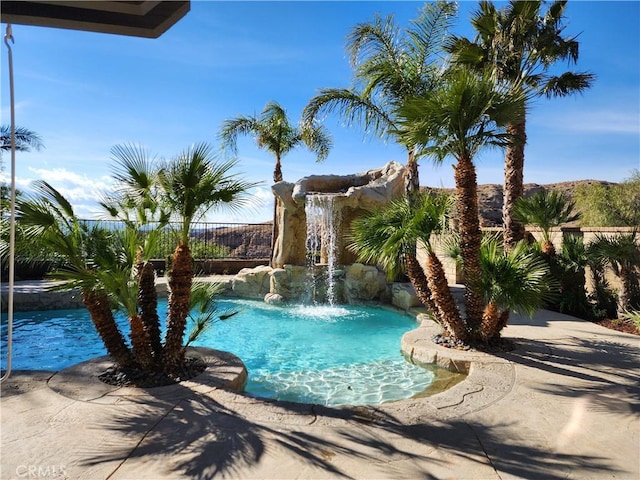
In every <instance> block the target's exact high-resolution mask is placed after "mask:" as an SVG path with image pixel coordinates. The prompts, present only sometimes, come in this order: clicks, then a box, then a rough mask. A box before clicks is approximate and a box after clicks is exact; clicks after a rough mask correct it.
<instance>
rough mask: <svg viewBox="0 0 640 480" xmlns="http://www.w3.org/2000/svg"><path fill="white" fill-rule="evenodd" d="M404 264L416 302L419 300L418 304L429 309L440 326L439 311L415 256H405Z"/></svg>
mask: <svg viewBox="0 0 640 480" xmlns="http://www.w3.org/2000/svg"><path fill="white" fill-rule="evenodd" d="M405 263H406V265H407V277H409V281H410V282H411V285H412V286H413V288H414V290H415V291H416V296H417V297H418V300H420V302H422V304H423V305H424V306H425V307H427V308H428V309H429V311H430V312H431V313H432V314H433V316H434V317H435V319H436V321H437V322H438V323H440V324H442V323H443V321H442V318H441V317H440V310H439V309H438V305H436V303H435V301H434V299H433V295H432V294H431V289H430V288H429V283H428V280H427V277H426V275H425V274H424V270H423V269H422V267H421V266H420V262H418V259H417V258H416V256H415V255H407V256H406V258H405Z"/></svg>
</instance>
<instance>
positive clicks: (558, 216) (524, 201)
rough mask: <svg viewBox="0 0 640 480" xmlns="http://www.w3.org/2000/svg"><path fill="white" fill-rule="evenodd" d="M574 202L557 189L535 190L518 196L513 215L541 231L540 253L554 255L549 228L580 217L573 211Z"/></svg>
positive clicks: (554, 250)
mask: <svg viewBox="0 0 640 480" xmlns="http://www.w3.org/2000/svg"><path fill="white" fill-rule="evenodd" d="M574 209H575V202H574V201H573V200H569V198H568V197H567V196H566V195H565V194H563V193H561V192H558V191H557V190H549V191H544V190H543V191H541V192H537V193H535V194H534V195H532V196H531V197H529V198H519V199H518V200H517V201H516V203H515V205H514V209H513V213H514V217H515V218H516V219H518V220H519V221H520V222H522V223H523V224H529V225H536V226H537V227H539V228H540V230H541V231H542V245H541V247H542V253H544V254H545V255H548V256H550V257H554V256H555V254H556V249H555V247H554V246H553V242H552V241H551V229H552V228H554V227H559V226H560V225H563V224H565V223H569V222H574V221H576V220H578V219H579V218H580V214H579V213H574Z"/></svg>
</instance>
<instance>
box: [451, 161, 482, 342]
mask: <svg viewBox="0 0 640 480" xmlns="http://www.w3.org/2000/svg"><path fill="white" fill-rule="evenodd" d="M454 177H455V182H456V203H457V205H456V207H457V210H458V215H459V216H460V256H461V257H462V265H463V268H464V283H465V311H466V319H467V326H468V327H469V328H470V329H471V334H472V335H475V334H477V333H479V327H480V323H481V321H482V311H483V309H484V301H483V299H482V294H481V292H480V289H479V285H480V276H481V274H482V271H481V269H480V242H481V239H482V233H481V232H480V220H479V219H478V183H477V178H476V169H475V166H474V165H473V162H472V161H471V159H470V158H467V157H460V158H458V163H457V165H456V166H455V174H454Z"/></svg>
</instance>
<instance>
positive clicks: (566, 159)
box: [1, 0, 640, 222]
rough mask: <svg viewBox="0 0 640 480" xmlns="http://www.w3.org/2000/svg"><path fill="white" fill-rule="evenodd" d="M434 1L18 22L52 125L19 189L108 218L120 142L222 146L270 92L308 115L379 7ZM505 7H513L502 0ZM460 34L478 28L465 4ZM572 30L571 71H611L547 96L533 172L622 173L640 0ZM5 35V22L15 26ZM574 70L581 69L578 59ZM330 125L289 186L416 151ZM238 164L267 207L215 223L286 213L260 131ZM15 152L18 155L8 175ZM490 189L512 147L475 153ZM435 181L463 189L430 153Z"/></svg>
mask: <svg viewBox="0 0 640 480" xmlns="http://www.w3.org/2000/svg"><path fill="white" fill-rule="evenodd" d="M421 5H422V2H383V1H379V2H284V1H283V2H239V1H234V2H217V1H208V2H205V1H192V5H191V11H190V12H189V13H188V14H187V15H186V16H185V17H184V18H183V19H182V20H181V21H180V22H178V23H177V24H176V25H175V26H174V27H173V28H172V29H170V30H169V31H168V32H166V33H165V34H164V35H163V36H162V37H160V38H159V39H156V40H149V39H139V38H133V37H124V36H116V35H108V34H99V33H89V32H76V31H71V30H62V29H49V28H41V27H30V26H22V25H14V26H13V34H14V37H15V44H14V46H13V49H14V50H13V52H14V64H15V86H16V107H17V109H16V120H17V124H18V125H20V126H24V127H27V128H30V129H32V130H34V131H36V132H38V133H39V134H40V135H41V137H42V139H43V141H44V144H45V147H46V148H45V149H43V150H41V151H39V152H29V153H18V155H17V169H16V175H17V183H18V187H19V188H21V189H23V190H26V189H28V184H29V182H30V181H32V180H36V179H46V180H48V181H49V182H50V183H52V184H53V185H54V186H55V187H56V188H58V189H60V190H61V191H62V192H63V193H65V195H67V197H68V198H69V199H71V200H72V202H73V204H74V206H75V207H76V211H77V213H78V214H79V215H80V216H83V217H86V218H88V217H93V216H95V213H96V212H97V211H98V210H97V208H96V206H95V203H94V201H95V199H96V197H97V192H98V191H99V190H100V189H105V188H108V187H109V185H110V172H111V166H112V165H113V163H112V162H111V160H110V149H111V147H112V146H113V145H116V144H121V143H126V142H134V143H139V144H142V145H144V146H145V147H147V148H148V149H150V150H151V151H153V152H156V153H157V154H158V155H159V156H162V157H167V158H168V157H171V156H173V155H175V154H177V153H179V152H180V151H182V150H184V149H185V148H186V147H188V146H189V145H191V144H192V143H194V142H200V141H207V142H210V143H212V144H213V145H214V146H217V145H218V140H217V133H218V131H219V128H220V126H221V124H222V122H223V121H224V120H226V119H229V118H232V117H236V116H238V115H247V114H250V115H253V114H255V115H258V114H259V113H260V112H261V110H262V108H263V107H264V106H265V104H266V103H267V102H268V101H270V100H275V101H277V102H279V103H280V104H281V105H282V106H284V107H285V108H286V109H287V112H288V115H289V117H290V118H291V120H292V121H295V122H297V121H298V120H299V118H300V113H301V111H302V108H303V107H304V105H305V104H306V103H307V101H308V100H309V99H310V98H311V97H312V96H313V95H315V94H316V93H317V91H318V89H319V88H323V87H348V86H349V85H350V83H351V78H352V70H351V68H350V66H349V64H348V61H347V56H346V54H345V49H344V45H345V37H346V35H347V34H348V33H349V31H350V30H351V29H352V28H353V27H354V26H355V25H356V24H358V23H362V22H366V21H369V20H370V19H372V18H373V15H374V14H375V13H379V14H382V15H387V14H390V13H393V14H394V15H395V18H396V21H397V23H398V24H399V25H401V26H406V25H407V24H408V21H409V20H410V19H412V18H415V17H416V16H417V13H418V10H419V9H420V7H421ZM498 5H500V3H498ZM459 6H460V12H459V18H458V21H457V26H456V28H455V32H456V33H458V34H463V35H466V36H473V31H472V29H471V27H470V25H469V18H470V13H471V12H472V11H473V10H475V9H476V8H477V2H460V4H459ZM566 16H567V21H566V25H567V28H566V33H567V34H569V35H574V34H580V36H579V41H580V61H579V63H578V65H577V67H575V66H571V67H570V68H572V69H577V70H580V71H589V72H592V73H594V74H596V75H597V80H596V83H595V85H594V87H593V88H592V89H590V90H588V91H586V92H585V93H584V94H583V95H576V96H572V97H568V98H563V99H553V100H545V99H540V100H537V101H536V102H535V103H534V104H533V105H532V108H531V110H530V112H529V117H528V124H527V129H528V143H527V147H526V160H525V182H527V183H539V184H544V183H552V182H559V181H570V180H582V179H599V180H608V181H614V182H617V181H621V180H623V179H625V178H628V177H629V176H630V174H631V172H632V170H633V169H639V168H640V133H639V132H640V2H637V1H630V2H608V1H607V2H604V1H603V2H586V1H575V0H573V1H570V2H569V4H568V7H567V11H566ZM3 33H4V25H3ZM2 47H3V48H2V104H1V107H2V123H3V124H7V123H9V109H8V105H9V95H8V79H7V53H6V47H5V46H4V45H3V46H2ZM560 68H563V69H566V68H567V67H566V66H565V65H560ZM325 125H326V127H327V128H328V129H329V130H330V132H331V134H332V135H333V141H334V147H333V149H332V151H331V153H330V155H329V157H328V158H327V160H325V161H324V162H323V163H316V162H315V161H314V157H313V156H312V155H311V154H310V153H308V152H306V151H305V150H304V149H298V150H295V151H293V152H291V153H290V154H289V155H288V156H286V157H284V159H283V173H284V178H285V180H287V181H292V182H294V181H296V180H298V179H300V178H302V177H304V176H307V175H323V174H338V175H343V174H345V175H346V174H351V173H356V172H360V171H364V170H368V169H371V168H378V167H381V166H383V165H384V164H385V163H387V162H389V161H391V160H396V161H399V162H402V163H404V162H405V159H406V154H405V153H404V150H403V149H402V148H401V147H399V146H397V145H395V144H393V143H389V144H385V143H384V142H382V141H381V140H379V139H376V138H372V137H368V136H365V135H364V134H363V132H362V131H361V130H360V129H358V128H346V127H344V126H343V125H342V124H341V122H340V120H339V119H337V118H336V117H328V118H327V119H326V121H325ZM238 147H239V152H238V157H239V167H238V172H239V173H242V174H243V175H244V177H245V178H247V179H248V180H251V181H262V182H264V184H263V186H262V187H261V188H258V189H256V190H255V191H254V192H253V193H254V195H255V200H256V201H255V206H254V207H253V208H252V209H248V210H245V211H244V212H242V213H241V214H230V213H225V212H217V213H216V214H215V215H212V216H210V219H212V220H216V221H239V222H245V221H264V220H268V219H270V217H271V211H272V210H271V208H272V207H271V205H272V204H271V203H270V202H271V201H272V196H271V191H270V186H271V179H272V172H273V162H274V160H273V158H272V157H271V156H270V155H269V154H268V153H267V152H264V151H262V150H259V149H258V148H257V147H256V146H255V144H254V142H253V140H252V139H251V138H245V139H240V141H239V144H238ZM9 160H10V157H9V155H5V156H4V158H3V164H4V167H5V172H4V175H5V177H7V176H8V173H9V172H8V167H9ZM476 165H477V169H478V181H479V183H502V175H503V153H502V152H501V151H499V150H491V151H486V152H483V153H481V154H480V155H479V156H478V157H477V158H476ZM420 180H421V184H422V185H428V186H436V187H437V186H446V187H450V186H453V172H452V169H451V168H450V164H449V163H447V162H445V164H443V165H442V166H440V167H434V166H433V165H432V163H431V161H430V160H429V159H426V158H425V159H422V160H421V162H420Z"/></svg>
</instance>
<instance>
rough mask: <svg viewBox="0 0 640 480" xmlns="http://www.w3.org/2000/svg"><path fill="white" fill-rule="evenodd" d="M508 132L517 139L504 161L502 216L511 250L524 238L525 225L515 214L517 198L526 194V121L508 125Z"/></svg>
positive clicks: (507, 242)
mask: <svg viewBox="0 0 640 480" xmlns="http://www.w3.org/2000/svg"><path fill="white" fill-rule="evenodd" d="M507 133H508V134H510V135H513V137H514V138H515V139H516V141H515V142H514V143H512V144H511V145H509V146H508V147H507V153H506V156H505V161H504V190H503V198H504V203H503V206H502V217H503V219H504V244H505V247H506V248H507V250H511V249H512V248H513V247H514V246H515V244H516V243H518V242H519V241H520V240H524V234H525V229H524V225H523V224H522V223H520V222H518V221H517V220H516V219H515V217H514V214H513V210H514V205H515V202H516V200H518V199H519V198H521V197H522V196H523V195H524V146H525V143H526V139H527V134H526V128H525V121H524V120H523V121H522V122H521V123H516V124H512V125H507Z"/></svg>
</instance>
